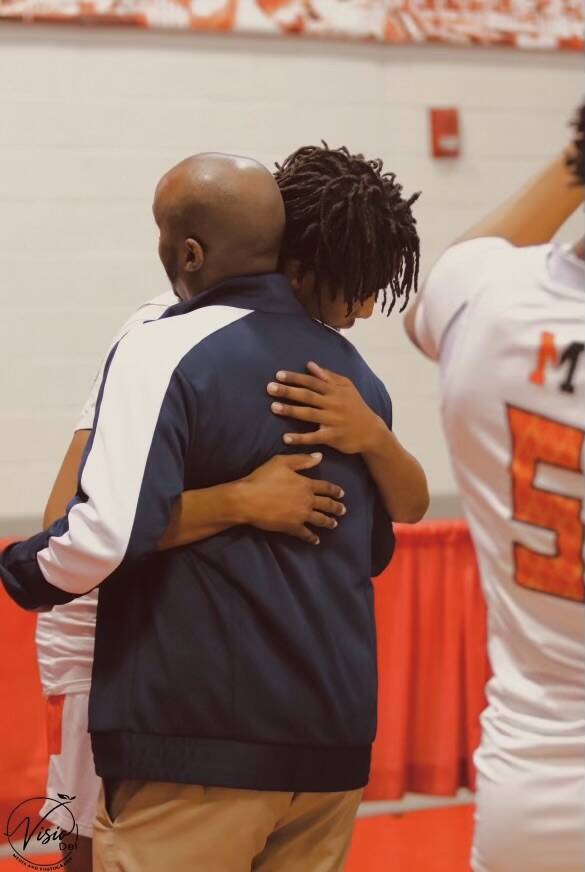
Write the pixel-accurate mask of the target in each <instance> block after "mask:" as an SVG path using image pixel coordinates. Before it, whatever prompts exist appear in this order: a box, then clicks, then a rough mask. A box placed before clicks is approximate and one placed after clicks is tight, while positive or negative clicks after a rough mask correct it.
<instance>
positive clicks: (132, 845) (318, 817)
mask: <svg viewBox="0 0 585 872" xmlns="http://www.w3.org/2000/svg"><path fill="white" fill-rule="evenodd" d="M361 795H362V791H361V790H354V791H350V792H348V793H279V792H275V791H259V790H231V789H228V788H223V787H201V786H198V785H191V784H167V783H162V782H156V781H122V782H120V783H118V784H117V786H116V788H115V789H114V790H112V791H111V795H110V796H109V802H108V808H109V812H108V808H106V801H105V798H104V791H103V789H102V792H101V796H100V800H99V803H98V811H97V818H96V823H95V829H94V834H93V839H94V841H93V845H94V848H93V850H94V859H93V863H94V867H93V868H94V872H167V870H168V872H341V870H342V869H343V867H344V863H345V858H346V855H347V852H348V849H349V845H350V841H351V834H352V830H353V822H354V818H355V815H356V812H357V809H358V806H359V803H360V799H361Z"/></svg>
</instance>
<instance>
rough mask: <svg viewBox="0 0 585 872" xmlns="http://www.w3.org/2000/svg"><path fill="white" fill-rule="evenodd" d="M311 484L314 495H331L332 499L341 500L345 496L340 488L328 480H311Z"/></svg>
mask: <svg viewBox="0 0 585 872" xmlns="http://www.w3.org/2000/svg"><path fill="white" fill-rule="evenodd" d="M311 486H312V488H313V493H314V494H315V496H322V497H331V499H332V500H341V499H342V498H343V497H344V496H345V492H344V491H343V490H342V488H340V487H338V485H336V484H331V482H330V481H319V480H317V481H314V480H311Z"/></svg>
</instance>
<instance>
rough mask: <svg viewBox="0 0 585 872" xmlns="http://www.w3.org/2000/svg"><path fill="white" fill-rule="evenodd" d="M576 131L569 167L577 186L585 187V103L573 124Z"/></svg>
mask: <svg viewBox="0 0 585 872" xmlns="http://www.w3.org/2000/svg"><path fill="white" fill-rule="evenodd" d="M572 126H573V128H574V129H575V137H574V139H573V151H572V153H571V155H570V156H569V157H568V158H567V166H568V167H569V169H570V170H571V172H572V174H573V178H574V179H575V184H576V185H585V143H584V140H585V103H582V104H581V107H580V108H579V109H578V110H577V112H576V114H575V117H574V119H573V122H572Z"/></svg>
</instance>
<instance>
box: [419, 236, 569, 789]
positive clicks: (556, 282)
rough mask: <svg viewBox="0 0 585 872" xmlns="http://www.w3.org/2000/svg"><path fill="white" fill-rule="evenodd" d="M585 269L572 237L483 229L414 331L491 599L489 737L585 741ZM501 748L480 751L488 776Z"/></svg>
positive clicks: (443, 265)
mask: <svg viewBox="0 0 585 872" xmlns="http://www.w3.org/2000/svg"><path fill="white" fill-rule="evenodd" d="M584 280H585V268H584V264H583V262H582V261H580V260H579V259H578V258H577V257H576V256H575V255H574V254H572V253H571V251H570V250H569V249H568V248H564V249H561V248H557V247H555V246H552V245H544V246H538V247H530V248H516V247H514V246H512V245H510V244H509V243H507V242H505V241H504V240H502V239H495V238H489V239H476V240H471V241H468V242H464V243H460V244H459V245H456V246H453V247H452V248H450V249H449V250H448V251H447V252H446V253H445V254H444V255H443V257H442V258H441V259H440V260H439V261H438V263H437V264H436V265H435V267H434V268H433V270H432V271H431V274H430V276H429V278H428V281H427V284H426V287H425V290H424V295H423V298H422V300H421V303H420V305H419V308H418V310H417V313H416V322H415V333H416V338H417V341H418V343H419V344H420V346H421V348H422V349H423V350H424V351H425V353H426V354H427V355H428V356H429V357H431V358H433V359H435V360H439V364H440V378H441V395H442V416H443V423H444V428H445V432H446V436H447V441H448V444H449V449H450V453H451V460H452V464H453V468H454V472H455V476H456V479H457V483H458V486H459V489H460V492H461V495H462V500H463V504H464V508H465V513H466V516H467V519H468V522H469V526H470V530H471V534H472V536H473V540H474V543H475V547H476V551H477V557H478V561H479V565H480V571H481V577H482V584H483V588H484V593H485V597H486V601H487V606H488V622H489V624H488V626H489V656H490V660H491V665H492V669H493V673H494V675H493V678H492V679H491V681H490V683H489V685H488V702H489V707H488V710H487V712H486V713H485V714H484V718H483V727H484V736H487V735H488V734H489V736H490V741H491V743H492V745H491V747H493V745H494V744H495V745H496V746H497V747H498V748H499V749H501V750H502V751H510V752H513V753H514V754H517V755H525V756H526V757H527V758H530V759H533V757H534V756H535V755H536V756H538V755H541V756H542V757H543V758H544V757H545V756H550V755H552V756H553V757H555V758H557V757H558V756H559V755H560V756H562V757H563V758H564V759H566V760H567V759H570V760H574V761H575V760H576V761H578V762H579V765H581V760H582V757H583V750H584V746H585V705H584V703H585V690H584V687H585V670H584V663H585V645H584V611H583V520H584V519H583V496H584V477H583V444H584V435H585V434H584V419H585V415H584V410H585V350H584V348H585V347H584V344H583V338H584V337H583V323H584V319H585V286H584ZM492 760H493V755H492V756H491V757H490V752H489V750H487V751H485V752H483V751H482V752H480V754H479V755H478V758H477V761H476V762H477V764H478V768H479V769H480V772H482V774H484V775H486V776H489V775H490V766H491V765H492Z"/></svg>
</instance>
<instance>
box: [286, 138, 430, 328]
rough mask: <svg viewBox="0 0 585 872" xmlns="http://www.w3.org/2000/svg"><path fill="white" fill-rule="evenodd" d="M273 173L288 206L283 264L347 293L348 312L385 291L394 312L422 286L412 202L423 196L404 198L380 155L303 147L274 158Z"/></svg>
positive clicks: (332, 289) (385, 299)
mask: <svg viewBox="0 0 585 872" xmlns="http://www.w3.org/2000/svg"><path fill="white" fill-rule="evenodd" d="M275 178H276V181H277V183H278V186H279V188H280V192H281V194H282V197H283V200H284V205H285V210H286V230H285V234H284V239H283V243H282V248H281V265H282V264H284V263H286V262H289V261H291V260H297V261H298V262H299V264H300V277H301V278H302V276H303V275H305V274H306V273H307V272H310V271H312V272H313V273H314V275H315V283H316V288H317V292H318V293H319V295H320V294H321V289H322V287H323V285H324V284H325V285H327V286H328V288H329V291H330V293H331V297H332V298H334V297H336V296H337V294H339V293H342V294H343V298H344V300H345V302H346V304H347V311H348V314H349V313H350V311H351V310H352V308H353V307H354V306H355V304H356V303H358V302H359V303H363V302H364V301H365V300H367V299H368V298H370V297H372V296H373V295H376V297H377V295H378V294H379V293H380V292H381V293H382V294H383V300H382V309H383V310H384V309H386V305H387V302H388V296H390V303H389V305H388V310H387V314H390V312H391V311H392V309H393V308H394V305H395V303H396V300H397V299H403V304H402V307H401V310H400V311H402V310H403V309H404V308H405V307H406V305H407V303H408V299H409V295H410V292H411V290H412V289H413V288H414V291H415V292H416V290H417V285H418V274H419V263H420V242H419V237H418V233H417V229H416V220H415V218H414V216H413V214H412V210H411V207H412V205H413V203H414V202H415V201H416V200H417V199H418V197H419V196H420V194H414V195H413V196H412V197H410V198H409V199H408V200H405V199H403V198H402V186H401V185H399V184H398V182H397V181H396V176H395V175H394V173H385V172H383V162H382V161H381V160H380V159H376V160H366V159H365V157H364V156H363V155H362V154H350V152H349V150H348V149H347V148H346V147H345V146H342V147H341V148H336V149H332V148H329V146H328V145H327V143H325V142H323V147H318V146H305V147H304V148H299V149H298V151H295V152H294V154H292V155H290V157H287V158H286V160H285V161H284V163H283V164H282V165H280V164H276V172H275Z"/></svg>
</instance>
